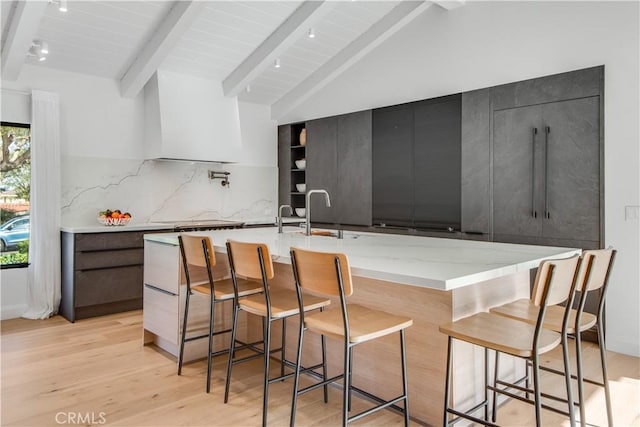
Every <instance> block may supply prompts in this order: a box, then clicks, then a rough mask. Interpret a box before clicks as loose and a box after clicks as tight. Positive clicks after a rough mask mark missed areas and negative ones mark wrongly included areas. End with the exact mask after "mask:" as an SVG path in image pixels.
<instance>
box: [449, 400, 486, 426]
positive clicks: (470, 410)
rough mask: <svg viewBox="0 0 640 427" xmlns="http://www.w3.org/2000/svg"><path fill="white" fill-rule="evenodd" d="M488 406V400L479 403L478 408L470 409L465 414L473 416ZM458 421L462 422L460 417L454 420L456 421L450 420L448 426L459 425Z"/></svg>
mask: <svg viewBox="0 0 640 427" xmlns="http://www.w3.org/2000/svg"><path fill="white" fill-rule="evenodd" d="M488 404H489V401H488V400H483V401H482V402H480V403H478V404H477V405H476V406H474V407H473V408H471V409H468V410H467V411H465V414H468V415H470V414H473V413H474V412H476V411H477V410H478V409H482V408H484V407H485V406H487V405H488ZM458 421H460V417H456V418H454V419H452V420H449V422H448V424H455V423H457V422H458Z"/></svg>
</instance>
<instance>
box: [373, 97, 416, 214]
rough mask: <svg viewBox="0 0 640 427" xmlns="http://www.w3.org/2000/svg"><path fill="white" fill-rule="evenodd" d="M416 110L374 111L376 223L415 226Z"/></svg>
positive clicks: (395, 107) (374, 211) (398, 108)
mask: <svg viewBox="0 0 640 427" xmlns="http://www.w3.org/2000/svg"><path fill="white" fill-rule="evenodd" d="M413 131H414V129H413V108H412V107H411V106H410V105H407V104H405V105H399V106H393V107H387V108H379V109H376V110H373V223H374V224H375V225H381V224H384V225H391V226H400V227H401V226H412V225H413V185H414V179H413V176H414V174H413V167H414V162H413V158H414V156H413Z"/></svg>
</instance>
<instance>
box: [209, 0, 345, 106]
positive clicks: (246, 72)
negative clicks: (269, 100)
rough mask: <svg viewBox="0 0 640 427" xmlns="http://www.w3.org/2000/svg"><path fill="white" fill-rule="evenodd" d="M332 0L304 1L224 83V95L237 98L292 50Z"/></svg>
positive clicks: (332, 4)
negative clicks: (267, 69) (257, 77)
mask: <svg viewBox="0 0 640 427" xmlns="http://www.w3.org/2000/svg"><path fill="white" fill-rule="evenodd" d="M335 3H337V2H335V1H304V2H302V4H301V5H300V6H299V7H298V8H297V9H296V10H294V11H293V13H292V14H291V15H289V17H288V18H287V19H286V20H285V21H284V22H283V23H282V24H281V25H280V26H279V27H278V28H276V29H275V30H274V31H273V33H271V34H270V35H269V37H267V38H266V39H265V40H264V41H263V42H262V43H261V44H260V45H259V46H258V47H257V48H256V49H255V50H254V51H253V52H251V54H250V55H249V56H247V58H246V59H245V60H244V61H242V62H241V63H240V65H238V66H237V67H236V69H234V70H233V71H232V72H231V73H229V75H228V76H227V77H226V78H225V79H224V80H223V82H222V88H223V90H224V94H225V96H236V95H237V94H238V93H239V92H240V91H242V90H244V89H245V88H246V87H247V85H248V84H249V83H251V81H252V80H253V79H254V78H255V77H256V76H258V75H259V74H261V73H262V72H263V71H264V70H265V69H266V68H267V67H270V66H271V65H272V64H273V63H274V61H275V60H276V58H278V56H280V55H281V54H282V53H283V52H284V51H285V50H286V49H288V48H289V47H291V46H292V45H293V44H294V43H295V42H296V41H297V40H298V39H299V38H300V37H302V36H303V34H304V33H305V32H306V31H308V29H309V28H310V27H313V25H314V24H315V23H316V22H318V20H320V19H321V18H322V17H323V16H324V15H325V14H326V13H327V12H328V11H329V10H330V9H331V8H333V7H334V5H335Z"/></svg>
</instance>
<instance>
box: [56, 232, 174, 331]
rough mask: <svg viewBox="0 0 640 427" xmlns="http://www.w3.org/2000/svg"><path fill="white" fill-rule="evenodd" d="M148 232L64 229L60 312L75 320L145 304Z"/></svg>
mask: <svg viewBox="0 0 640 427" xmlns="http://www.w3.org/2000/svg"><path fill="white" fill-rule="evenodd" d="M162 231H163V230H154V231H153V232H154V233H156V232H162ZM165 231H172V230H165ZM147 232H148V231H117V232H106V233H68V232H62V235H61V245H62V253H61V255H62V270H61V276H62V277H61V279H62V289H61V300H60V308H59V313H60V314H61V315H62V316H63V317H64V318H66V319H67V320H69V321H71V322H75V321H76V320H79V319H85V318H88V317H95V316H102V315H105V314H111V313H119V312H122V311H128V310H137V309H140V308H142V289H143V283H142V273H143V263H144V249H143V248H144V242H143V235H144V234H145V233H147Z"/></svg>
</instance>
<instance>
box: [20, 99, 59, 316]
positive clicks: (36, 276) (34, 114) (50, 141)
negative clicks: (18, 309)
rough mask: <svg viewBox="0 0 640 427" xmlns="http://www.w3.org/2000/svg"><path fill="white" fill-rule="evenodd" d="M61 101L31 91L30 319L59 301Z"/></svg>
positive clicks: (50, 312) (54, 308)
mask: <svg viewBox="0 0 640 427" xmlns="http://www.w3.org/2000/svg"><path fill="white" fill-rule="evenodd" d="M59 104H60V103H59V100H58V94H56V93H51V92H44V91H38V90H34V91H32V92H31V208H30V211H31V212H30V215H31V232H30V243H29V264H30V265H29V272H28V277H29V281H28V286H29V289H28V293H27V294H28V303H29V307H28V309H27V311H26V312H25V313H24V314H23V315H22V317H26V318H28V319H46V318H47V317H49V316H51V315H53V314H56V313H57V312H58V305H59V304H60V106H59Z"/></svg>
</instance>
